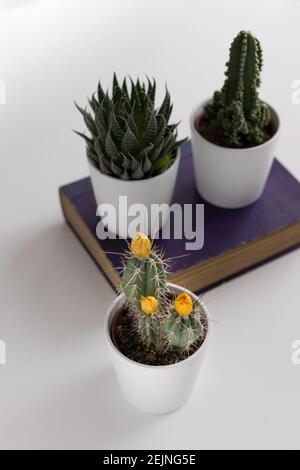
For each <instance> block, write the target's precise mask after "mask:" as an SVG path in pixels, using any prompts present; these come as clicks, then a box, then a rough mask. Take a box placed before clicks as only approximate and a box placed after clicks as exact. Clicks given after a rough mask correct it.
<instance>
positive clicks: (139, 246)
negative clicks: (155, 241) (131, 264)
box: [131, 232, 151, 258]
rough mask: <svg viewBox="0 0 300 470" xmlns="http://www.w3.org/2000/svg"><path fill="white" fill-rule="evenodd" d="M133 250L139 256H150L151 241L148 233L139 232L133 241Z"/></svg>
mask: <svg viewBox="0 0 300 470" xmlns="http://www.w3.org/2000/svg"><path fill="white" fill-rule="evenodd" d="M131 251H132V253H133V254H134V256H136V257H137V258H148V256H150V253H151V242H150V240H149V238H148V237H147V235H145V234H144V233H142V232H137V233H136V234H135V236H134V238H133V239H132V242H131Z"/></svg>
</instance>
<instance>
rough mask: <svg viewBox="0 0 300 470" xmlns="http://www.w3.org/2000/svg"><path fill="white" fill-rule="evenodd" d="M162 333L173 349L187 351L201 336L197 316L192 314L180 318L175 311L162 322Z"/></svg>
mask: <svg viewBox="0 0 300 470" xmlns="http://www.w3.org/2000/svg"><path fill="white" fill-rule="evenodd" d="M163 329H164V333H165V335H166V338H167V340H168V342H169V344H171V345H172V346H173V347H175V348H180V349H186V350H188V349H189V348H190V347H191V346H192V344H193V343H194V342H195V341H197V339H198V338H199V337H200V336H201V331H202V327H201V322H200V318H199V315H197V314H195V313H194V312H192V313H191V314H190V315H189V316H188V317H180V316H179V315H178V314H177V313H176V312H175V311H174V312H173V313H172V314H171V316H170V318H168V319H166V320H164V323H163Z"/></svg>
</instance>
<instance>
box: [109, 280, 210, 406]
mask: <svg viewBox="0 0 300 470" xmlns="http://www.w3.org/2000/svg"><path fill="white" fill-rule="evenodd" d="M168 286H169V287H170V288H171V289H173V290H174V291H175V292H176V294H180V293H182V292H187V293H188V294H189V295H190V296H191V297H192V298H193V299H194V300H195V301H197V302H199V298H198V297H197V296H196V295H195V294H193V293H192V292H190V291H188V290H186V289H184V288H182V287H179V286H176V285H174V284H168ZM125 301H126V299H125V296H124V294H121V295H119V296H118V297H117V299H116V300H115V301H114V302H113V304H112V305H111V307H110V308H109V310H108V312H107V315H106V317H105V326H104V328H105V336H106V341H107V345H108V349H109V354H110V356H111V359H112V362H113V367H114V370H115V373H116V376H117V379H118V382H119V384H120V387H121V390H122V392H123V395H124V397H125V398H126V399H127V400H128V401H129V403H131V404H132V405H133V406H135V407H136V408H138V409H140V410H142V411H146V412H148V413H170V412H171V411H175V410H176V409H178V408H180V407H182V406H183V405H184V404H185V403H186V402H187V400H188V399H189V397H190V395H191V394H192V392H193V390H194V388H195V385H196V382H197V379H198V376H199V372H200V367H201V364H202V361H203V358H204V355H205V351H206V347H207V343H208V337H209V335H210V329H211V325H210V323H209V316H208V312H207V310H206V307H205V305H204V304H203V303H202V301H201V307H202V309H203V312H204V313H205V315H206V317H207V320H208V332H207V335H206V337H205V340H204V342H203V344H202V346H201V347H200V348H199V349H198V350H197V351H196V352H195V353H194V354H192V355H191V356H190V357H188V358H187V359H185V360H183V361H181V362H178V363H176V364H171V365H166V366H148V365H143V364H139V363H137V362H134V361H132V360H131V359H128V358H127V357H126V356H124V355H123V354H122V353H121V352H120V351H119V350H118V349H117V348H116V346H115V345H114V343H113V341H112V339H111V327H112V322H113V318H114V317H115V315H116V314H117V313H118V312H119V311H120V309H121V308H122V307H123V306H124V304H125Z"/></svg>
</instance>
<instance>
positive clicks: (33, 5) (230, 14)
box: [0, 0, 300, 449]
mask: <svg viewBox="0 0 300 470" xmlns="http://www.w3.org/2000/svg"><path fill="white" fill-rule="evenodd" d="M299 19H300V1H299V0H259V1H258V0H251V1H250V0H247V1H243V2H242V1H240V0H209V1H206V0H188V1H184V0H164V1H162V0H151V2H150V1H149V2H147V1H146V0H142V1H141V0H106V1H104V0H0V80H1V81H2V83H5V84H6V104H5V105H0V154H1V157H0V165H1V168H0V179H1V181H0V191H1V199H0V201H1V253H0V256H1V258H0V269H1V273H0V275H1V282H0V289H1V296H0V299H1V303H0V340H2V341H5V343H6V353H7V358H6V362H7V363H6V365H1V366H0V447H1V448H26V449H28V448H75V449H78V448H98V449H118V448H119V449H139V448H141V449H145V448H146V449H193V448H194V449H202V448H203V449H209V448H213V449H218V448H225V449H228V448H234V449H238V448H300V435H299V421H300V402H299V396H300V393H299V392H300V365H299V366H296V365H293V364H292V361H291V355H292V349H291V345H292V342H293V341H294V340H297V339H300V308H299V304H300V300H299V299H300V297H299V262H300V251H299V250H298V251H295V252H293V253H291V254H288V255H286V256H284V257H282V258H280V259H278V260H277V261H273V262H272V263H269V264H267V265H265V266H263V267H261V268H259V269H257V270H255V271H252V272H250V273H249V274H246V275H244V276H241V277H240V278H238V279H236V280H233V281H231V282H229V283H227V284H224V285H223V286H221V287H218V288H216V289H214V290H212V291H210V292H209V293H208V294H207V295H206V296H205V299H206V302H207V304H208V307H209V309H210V312H211V316H212V318H213V320H214V330H213V335H212V338H211V343H210V346H209V348H208V352H207V357H206V362H205V365H204V368H203V371H202V373H201V377H200V382H199V384H198V386H197V389H196V392H195V394H194V395H193V397H192V399H191V401H190V402H189V403H188V404H187V405H186V406H185V407H184V408H183V409H181V410H180V411H178V412H176V413H174V414H170V415H167V416H151V415H147V414H144V413H141V412H139V411H136V410H135V409H134V408H132V407H131V406H130V405H129V404H127V403H126V402H125V401H124V400H123V398H122V396H121V394H120V391H119V388H118V386H117V383H116V379H115V377H114V375H113V371H112V368H111V364H110V362H109V359H108V355H107V351H106V348H105V344H104V338H103V316H104V314H105V311H106V309H107V307H108V305H109V303H110V302H111V301H112V300H113V298H114V293H113V291H112V290H111V288H110V287H109V286H108V284H107V283H106V281H105V279H104V278H103V277H102V275H101V274H100V273H99V271H98V270H97V268H96V266H95V265H94V263H93V262H92V261H91V259H90V258H89V256H87V254H86V252H85V251H84V250H83V249H82V247H81V245H80V244H79V242H78V241H77V239H76V238H75V237H74V235H73V233H72V232H71V231H70V229H69V228H68V227H67V226H66V225H65V223H64V221H63V218H62V214H61V211H60V207H59V200H58V195H57V188H58V187H59V186H60V185H62V184H64V183H67V182H69V181H73V180H76V179H78V178H81V177H83V176H85V175H87V173H88V170H87V164H86V159H85V154H84V145H83V143H82V142H81V140H80V139H79V138H78V137H77V136H75V135H74V134H73V133H72V132H71V128H77V129H81V128H82V122H81V117H80V115H79V113H78V112H77V111H76V110H75V108H74V105H73V100H74V99H76V100H78V102H79V103H81V104H85V100H86V96H87V95H88V94H91V93H92V92H93V91H94V89H95V87H96V84H97V81H98V79H99V78H100V77H101V79H102V81H103V84H104V85H105V86H107V85H108V84H109V83H110V80H111V77H112V72H113V71H114V70H116V71H117V72H118V73H119V75H120V76H122V75H123V74H126V73H129V74H132V75H133V76H136V75H139V76H141V77H143V76H145V75H144V74H148V75H149V76H154V77H156V79H157V81H158V83H159V91H160V95H162V94H163V91H164V83H165V82H167V83H168V87H169V89H170V92H171V94H172V98H173V102H174V119H175V120H176V119H182V124H181V135H182V136H185V135H187V134H188V133H189V129H188V116H189V112H190V110H191V108H192V107H193V106H194V105H195V104H196V103H197V102H198V101H200V100H202V99H205V98H206V97H209V96H210V95H211V94H212V92H213V91H214V90H215V89H216V88H220V86H221V85H222V81H223V72H224V64H225V62H226V60H227V56H228V47H229V44H230V41H231V39H232V38H233V36H234V35H235V34H236V33H237V32H238V31H239V30H240V29H250V30H251V31H253V33H255V34H256V35H257V36H258V37H259V39H260V40H261V43H262V46H263V49H264V56H265V68H264V73H263V77H262V78H263V84H262V89H261V96H262V97H264V99H266V100H267V101H269V102H270V103H272V104H273V105H274V107H275V108H276V109H278V110H279V112H280V115H281V118H282V138H281V142H280V145H279V148H278V157H279V158H280V159H281V160H282V161H283V162H284V164H285V165H286V166H287V167H288V168H290V169H291V170H292V172H293V173H294V174H295V175H296V176H297V177H299V178H300V155H299V153H298V150H297V149H298V147H299V122H300V105H298V106H297V105H296V104H292V99H291V97H292V83H293V82H294V81H295V80H297V79H298V80H300V53H299V43H300V42H299V35H300V33H299ZM0 98H1V96H0ZM2 98H3V96H2Z"/></svg>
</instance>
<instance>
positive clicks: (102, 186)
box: [88, 149, 180, 238]
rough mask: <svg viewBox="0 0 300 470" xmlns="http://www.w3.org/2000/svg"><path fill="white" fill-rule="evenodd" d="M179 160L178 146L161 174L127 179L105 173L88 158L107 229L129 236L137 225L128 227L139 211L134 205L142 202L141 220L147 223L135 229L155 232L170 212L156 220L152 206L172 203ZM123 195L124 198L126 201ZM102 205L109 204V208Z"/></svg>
mask: <svg viewBox="0 0 300 470" xmlns="http://www.w3.org/2000/svg"><path fill="white" fill-rule="evenodd" d="M179 161H180V149H178V151H177V155H176V159H175V161H174V163H173V164H172V166H171V167H170V168H168V170H167V171H165V172H164V173H162V174H160V175H157V176H154V177H153V178H147V179H143V180H129V181H125V180H121V179H119V178H114V177H112V176H108V175H105V174H103V173H101V172H100V170H98V169H97V168H96V167H95V166H94V165H93V164H92V163H91V162H90V161H89V162H88V164H89V169H90V175H91V181H92V186H93V190H94V194H95V198H96V202H97V205H98V207H99V206H100V207H101V212H100V211H98V215H99V216H104V219H103V223H104V225H105V226H107V228H108V230H109V232H111V233H112V234H118V235H120V236H121V237H124V238H128V237H130V238H132V237H133V236H134V234H135V233H136V231H137V227H134V226H133V225H131V226H130V222H133V221H134V220H135V219H136V217H137V216H139V214H140V212H139V208H138V207H136V206H134V205H135V204H142V205H143V207H144V214H142V217H141V219H142V222H143V223H144V222H146V226H143V227H139V228H138V229H139V230H142V231H143V232H144V233H147V234H148V235H152V236H154V235H155V233H156V232H157V231H158V230H159V229H160V228H161V227H162V226H163V225H164V224H165V222H166V221H167V219H168V216H169V212H168V211H163V212H162V213H161V217H160V218H159V219H157V218H156V217H151V205H152V204H159V205H160V204H168V205H170V204H171V202H172V197H173V192H174V187H175V183H176V178H177V172H178V166H179ZM122 196H123V198H122V201H121V199H120V197H122ZM124 196H126V198H127V199H126V202H125V200H124ZM120 202H121V205H120ZM105 205H110V207H109V206H105ZM129 208H131V209H130V210H131V213H128V210H129ZM136 211H137V212H136Z"/></svg>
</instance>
